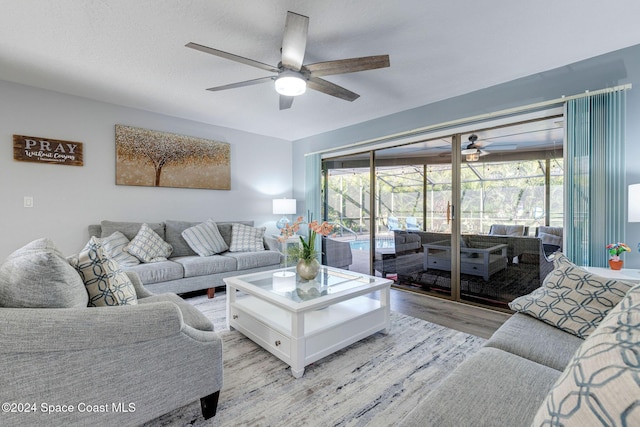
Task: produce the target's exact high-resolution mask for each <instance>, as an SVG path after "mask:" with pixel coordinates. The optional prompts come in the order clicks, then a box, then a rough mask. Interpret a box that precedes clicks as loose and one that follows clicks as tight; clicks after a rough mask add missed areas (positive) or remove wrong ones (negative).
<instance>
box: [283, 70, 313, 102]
mask: <svg viewBox="0 0 640 427" xmlns="http://www.w3.org/2000/svg"><path fill="white" fill-rule="evenodd" d="M306 90H307V82H306V80H305V79H303V78H302V77H301V76H300V75H299V74H297V73H293V72H287V71H284V72H282V73H280V75H279V76H278V78H277V79H276V92H278V93H279V94H280V95H284V96H298V95H302V94H303V93H305V91H306Z"/></svg>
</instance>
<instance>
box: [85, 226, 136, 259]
mask: <svg viewBox="0 0 640 427" xmlns="http://www.w3.org/2000/svg"><path fill="white" fill-rule="evenodd" d="M97 239H98V241H99V242H100V243H102V247H103V248H104V250H105V251H107V254H109V257H110V258H111V259H112V260H114V261H115V262H117V263H118V265H120V266H121V267H133V266H134V265H138V264H140V260H139V259H138V258H136V257H134V256H133V255H131V254H130V253H129V252H125V250H124V248H125V246H127V245H128V244H129V239H127V236H125V235H124V234H122V233H121V232H119V231H115V232H114V233H113V234H111V235H110V236H107V237H103V238H97ZM90 244H91V240H89V242H87V244H86V245H85V247H84V249H83V250H86V249H88V248H89V245H90Z"/></svg>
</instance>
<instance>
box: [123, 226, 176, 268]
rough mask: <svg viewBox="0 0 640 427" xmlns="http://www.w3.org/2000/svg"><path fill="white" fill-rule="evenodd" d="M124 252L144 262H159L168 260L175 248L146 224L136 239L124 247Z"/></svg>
mask: <svg viewBox="0 0 640 427" xmlns="http://www.w3.org/2000/svg"><path fill="white" fill-rule="evenodd" d="M124 250H125V251H127V252H129V253H130V254H131V255H133V256H135V257H136V258H138V259H139V260H140V261H142V262H159V261H166V260H167V257H168V256H169V255H171V252H173V247H172V246H171V245H170V244H168V243H167V242H165V241H164V240H162V237H160V236H158V233H156V232H155V231H153V230H152V229H151V227H149V226H148V225H147V224H146V223H144V224H142V226H141V227H140V231H138V234H136V237H134V238H133V240H131V242H130V243H129V244H128V245H127V246H125V247H124Z"/></svg>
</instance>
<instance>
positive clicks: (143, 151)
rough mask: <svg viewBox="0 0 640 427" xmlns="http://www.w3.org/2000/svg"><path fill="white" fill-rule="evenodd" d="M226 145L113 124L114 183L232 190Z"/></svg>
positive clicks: (229, 160) (229, 151) (229, 161)
mask: <svg viewBox="0 0 640 427" xmlns="http://www.w3.org/2000/svg"><path fill="white" fill-rule="evenodd" d="M230 163H231V147H230V145H229V144H228V143H225V142H219V141H212V140H208V139H202V138H195V137H191V136H184V135H176V134H173V133H167V132H159V131H154V130H148V129H141V128H136V127H131V126H124V125H116V184H118V185H141V186H152V187H179V188H205V189H213V190H229V189H231V164H230Z"/></svg>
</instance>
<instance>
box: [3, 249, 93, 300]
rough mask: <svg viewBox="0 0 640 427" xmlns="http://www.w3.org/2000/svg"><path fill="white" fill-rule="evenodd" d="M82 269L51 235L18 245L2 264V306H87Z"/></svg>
mask: <svg viewBox="0 0 640 427" xmlns="http://www.w3.org/2000/svg"><path fill="white" fill-rule="evenodd" d="M87 301H88V297H87V291H86V290H85V289H84V284H83V283H82V279H81V278H80V275H78V272H77V271H76V270H74V268H73V267H71V266H70V265H69V262H68V261H67V260H66V259H65V257H64V256H63V255H62V253H61V252H60V251H59V250H58V249H57V248H56V247H55V245H54V244H53V242H52V241H51V240H50V239H46V238H43V239H38V240H34V241H33V242H31V243H29V244H27V245H26V246H24V247H22V248H20V249H18V250H17V251H15V252H14V253H12V254H11V255H9V257H8V258H7V259H6V260H5V261H4V262H3V263H2V265H0V306H2V307H16V308H25V307H31V308H74V307H86V306H87Z"/></svg>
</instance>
